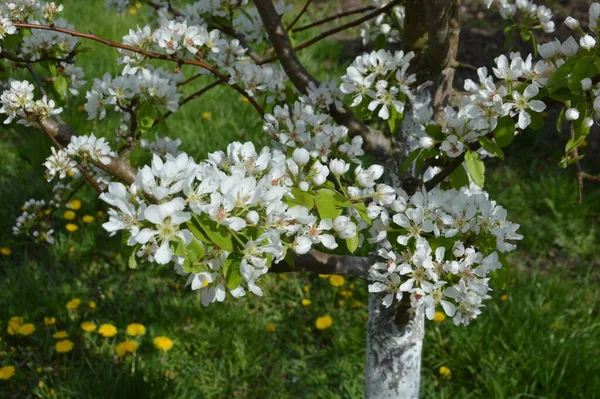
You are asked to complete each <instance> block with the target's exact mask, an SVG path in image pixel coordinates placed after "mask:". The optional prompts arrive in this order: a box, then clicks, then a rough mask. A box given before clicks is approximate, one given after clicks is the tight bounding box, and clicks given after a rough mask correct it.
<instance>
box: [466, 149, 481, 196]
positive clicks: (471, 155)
mask: <svg viewBox="0 0 600 399" xmlns="http://www.w3.org/2000/svg"><path fill="white" fill-rule="evenodd" d="M465 165H467V170H468V171H469V175H471V179H473V182H474V183H475V184H477V185H478V186H479V187H483V183H484V182H485V165H484V164H483V161H482V160H481V158H480V157H479V154H478V153H476V152H475V151H467V153H466V154H465Z"/></svg>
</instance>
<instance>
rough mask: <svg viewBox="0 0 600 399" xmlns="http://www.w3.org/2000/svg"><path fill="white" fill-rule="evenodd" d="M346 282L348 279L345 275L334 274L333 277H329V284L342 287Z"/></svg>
mask: <svg viewBox="0 0 600 399" xmlns="http://www.w3.org/2000/svg"><path fill="white" fill-rule="evenodd" d="M345 282H346V280H345V279H344V277H342V276H340V275H337V274H334V275H332V276H331V277H329V284H331V285H332V286H334V287H341V286H342V285H344V284H345Z"/></svg>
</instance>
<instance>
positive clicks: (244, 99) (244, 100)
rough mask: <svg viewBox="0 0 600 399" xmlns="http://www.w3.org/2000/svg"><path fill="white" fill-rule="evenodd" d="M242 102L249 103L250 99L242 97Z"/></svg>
mask: <svg viewBox="0 0 600 399" xmlns="http://www.w3.org/2000/svg"><path fill="white" fill-rule="evenodd" d="M242 102H245V103H249V102H250V100H248V97H242Z"/></svg>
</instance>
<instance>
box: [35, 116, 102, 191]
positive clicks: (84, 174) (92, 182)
mask: <svg viewBox="0 0 600 399" xmlns="http://www.w3.org/2000/svg"><path fill="white" fill-rule="evenodd" d="M38 126H39V127H40V129H42V131H43V132H44V133H45V134H46V136H48V138H50V140H52V142H53V143H54V145H55V146H57V147H58V148H59V149H61V150H64V147H63V146H62V145H61V144H60V143H59V142H58V141H57V140H56V138H55V137H54V136H53V135H52V134H50V132H48V131H47V130H46V128H45V127H44V125H43V124H42V123H40V122H38ZM77 169H79V171H80V172H81V174H82V175H83V177H85V179H86V180H87V181H88V182H90V184H91V185H92V187H94V190H96V191H97V192H98V193H102V189H101V188H100V186H99V185H98V183H97V182H96V180H94V178H92V176H90V174H89V173H88V172H87V170H85V168H84V167H83V166H81V165H80V164H79V163H77Z"/></svg>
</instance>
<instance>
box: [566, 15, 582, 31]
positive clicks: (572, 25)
mask: <svg viewBox="0 0 600 399" xmlns="http://www.w3.org/2000/svg"><path fill="white" fill-rule="evenodd" d="M565 25H567V26H568V27H569V29H571V30H577V29H579V26H580V25H579V21H578V20H576V19H575V18H573V17H567V19H565Z"/></svg>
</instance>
